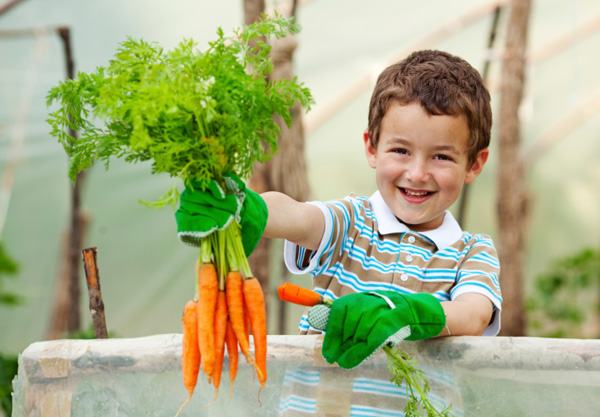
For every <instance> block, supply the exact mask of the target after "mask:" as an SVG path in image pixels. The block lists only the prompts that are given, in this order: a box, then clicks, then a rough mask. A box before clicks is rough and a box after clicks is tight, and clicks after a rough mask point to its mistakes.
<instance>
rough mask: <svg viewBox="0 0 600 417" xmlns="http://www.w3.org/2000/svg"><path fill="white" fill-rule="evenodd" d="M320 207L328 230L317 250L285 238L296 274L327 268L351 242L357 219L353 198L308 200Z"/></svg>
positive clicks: (286, 257)
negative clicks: (350, 236) (349, 237)
mask: <svg viewBox="0 0 600 417" xmlns="http://www.w3.org/2000/svg"><path fill="white" fill-rule="evenodd" d="M308 204H313V205H315V206H317V207H318V208H319V209H321V212H322V213H323V217H324V218H325V229H324V231H323V237H322V238H321V243H320V245H319V248H318V249H317V250H316V251H311V250H308V249H306V248H304V247H302V246H299V245H297V244H295V243H293V242H290V241H287V240H286V241H285V244H284V252H283V256H284V260H285V264H286V266H287V268H288V269H289V271H290V272H291V273H293V274H305V273H310V274H312V275H313V276H314V275H318V274H321V273H323V272H324V271H326V270H327V269H328V268H329V267H330V266H331V265H333V264H335V262H336V261H337V259H339V257H340V256H341V254H342V252H343V249H344V247H345V245H346V243H347V241H348V232H349V230H350V228H351V225H352V224H353V222H354V220H353V219H354V211H355V209H356V208H355V207H354V203H353V201H352V200H351V199H348V198H347V199H344V200H339V201H331V202H327V203H323V202H318V201H317V202H309V203H308Z"/></svg>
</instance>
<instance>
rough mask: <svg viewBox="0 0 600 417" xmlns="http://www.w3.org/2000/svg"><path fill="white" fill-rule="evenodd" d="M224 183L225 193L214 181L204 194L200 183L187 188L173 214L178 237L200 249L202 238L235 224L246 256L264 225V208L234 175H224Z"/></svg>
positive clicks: (254, 194) (265, 223) (265, 218)
mask: <svg viewBox="0 0 600 417" xmlns="http://www.w3.org/2000/svg"><path fill="white" fill-rule="evenodd" d="M223 179H224V182H225V187H226V190H224V189H223V188H221V187H220V186H219V184H218V183H217V182H216V181H214V180H211V181H210V182H209V184H208V186H207V187H206V189H204V190H203V189H202V187H201V183H200V182H192V183H191V184H190V185H191V187H187V186H186V188H185V190H184V191H183V193H181V198H180V200H179V208H178V209H177V211H176V212H175V220H176V221H177V236H178V237H179V240H181V241H182V242H184V243H187V244H189V245H192V246H200V241H201V240H202V238H203V237H205V236H208V235H209V234H211V233H212V232H214V231H216V230H223V229H225V228H226V227H227V226H229V224H230V223H231V222H232V221H237V222H238V223H240V226H241V228H242V245H243V246H244V251H245V252H246V256H249V255H250V253H252V251H253V250H254V248H255V247H256V244H257V243H258V241H259V240H260V237H261V236H262V233H263V231H264V230H265V226H266V225H267V217H268V211H267V205H266V204H265V201H264V200H263V199H262V197H261V196H260V195H258V194H257V193H255V192H254V191H252V190H250V189H247V188H246V186H245V184H244V182H243V181H242V180H240V179H239V178H238V177H237V176H235V175H234V174H224V176H223Z"/></svg>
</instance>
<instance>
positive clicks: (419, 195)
mask: <svg viewBox="0 0 600 417" xmlns="http://www.w3.org/2000/svg"><path fill="white" fill-rule="evenodd" d="M400 191H401V192H402V194H403V195H404V196H405V197H406V198H407V199H408V200H412V201H421V200H425V199H426V198H427V197H429V196H430V195H432V194H433V191H423V190H420V191H417V190H409V189H408V188H400Z"/></svg>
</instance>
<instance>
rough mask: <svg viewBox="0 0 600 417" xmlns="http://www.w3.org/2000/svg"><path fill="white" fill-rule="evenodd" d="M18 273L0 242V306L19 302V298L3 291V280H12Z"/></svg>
mask: <svg viewBox="0 0 600 417" xmlns="http://www.w3.org/2000/svg"><path fill="white" fill-rule="evenodd" d="M18 271H19V267H18V265H17V263H16V262H15V261H14V260H13V259H12V258H11V257H10V255H9V254H8V253H7V252H6V250H5V249H4V245H3V244H2V242H0V304H4V305H17V304H19V303H20V302H21V297H19V296H18V295H16V294H14V293H11V292H7V291H6V290H4V282H5V281H4V280H5V279H6V278H13V277H15V276H16V274H17V272H18Z"/></svg>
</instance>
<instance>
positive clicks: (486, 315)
mask: <svg viewBox="0 0 600 417" xmlns="http://www.w3.org/2000/svg"><path fill="white" fill-rule="evenodd" d="M441 304H442V307H443V309H444V313H445V314H446V326H447V327H444V329H443V330H442V332H441V333H440V334H439V336H448V335H449V334H448V331H450V333H451V335H452V336H481V335H482V334H483V332H484V331H485V329H486V328H487V326H488V325H489V324H490V320H491V318H492V314H493V312H494V306H493V304H492V302H491V301H490V300H489V298H487V297H486V296H484V295H481V294H475V293H470V294H463V295H460V296H458V297H457V298H456V300H454V301H444V302H442V303H441Z"/></svg>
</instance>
